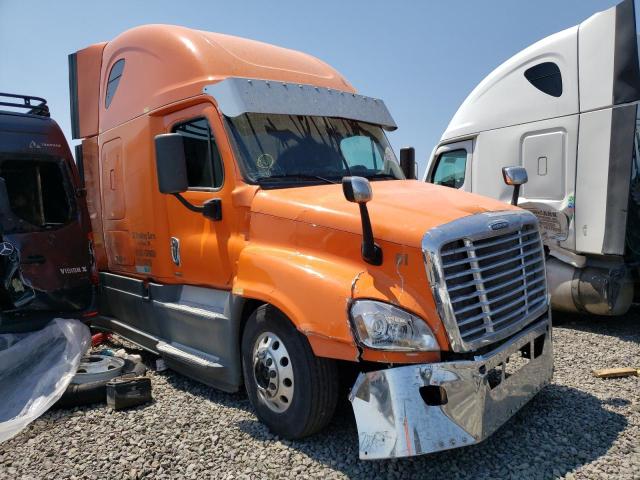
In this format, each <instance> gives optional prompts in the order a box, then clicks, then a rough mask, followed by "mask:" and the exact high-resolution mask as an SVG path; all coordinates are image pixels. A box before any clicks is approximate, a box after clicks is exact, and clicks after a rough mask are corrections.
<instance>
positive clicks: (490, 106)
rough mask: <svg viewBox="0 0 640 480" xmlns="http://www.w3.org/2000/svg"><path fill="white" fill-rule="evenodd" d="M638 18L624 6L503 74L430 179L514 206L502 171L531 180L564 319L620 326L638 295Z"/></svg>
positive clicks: (528, 202) (526, 203)
mask: <svg viewBox="0 0 640 480" xmlns="http://www.w3.org/2000/svg"><path fill="white" fill-rule="evenodd" d="M637 8H638V5H634V1H633V0H625V1H623V2H622V3H620V4H618V5H617V6H615V7H613V8H610V9H609V10H605V11H603V12H600V13H597V14H595V15H593V16H592V17H590V18H589V19H587V20H586V21H584V22H582V23H581V24H579V25H577V26H575V27H572V28H569V29H567V30H564V31H561V32H558V33H556V34H554V35H551V36H549V37H547V38H544V39H543V40H541V41H539V42H537V43H535V44H533V45H531V46H529V47H528V48H526V49H525V50H523V51H521V52H520V53H518V54H516V55H514V56H513V57H511V58H510V59H509V60H507V61H506V62H504V63H503V64H502V65H500V66H499V67H498V68H496V69H495V70H494V71H493V72H492V73H491V74H489V75H488V76H487V77H486V78H485V79H484V80H483V81H482V82H480V84H479V85H478V86H477V87H476V88H475V89H474V90H473V91H472V92H471V94H470V95H469V96H468V97H467V99H466V100H465V101H464V102H463V103H462V105H461V106H460V108H459V109H458V111H457V112H456V114H455V115H454V117H453V119H452V120H451V122H450V123H449V126H448V127H447V129H446V131H445V132H444V134H443V135H442V139H441V140H440V142H439V144H438V145H437V146H436V147H435V148H434V150H433V153H432V155H431V158H430V160H429V163H428V166H427V170H426V172H425V176H424V180H425V181H428V182H433V183H437V184H442V185H447V186H450V187H453V188H459V189H463V190H466V191H470V192H474V193H479V194H482V195H487V196H490V197H494V198H498V199H501V200H504V201H505V202H508V201H511V197H512V189H511V188H510V187H507V186H506V185H505V184H504V183H503V182H502V180H501V175H500V172H501V170H502V168H503V167H505V166H513V165H519V166H522V167H525V168H526V170H527V172H528V183H526V184H525V185H523V186H522V189H521V191H520V197H519V201H518V205H519V206H521V207H523V208H526V209H528V210H530V211H532V212H533V213H535V214H536V215H537V217H538V219H539V220H540V226H541V228H542V229H543V231H544V237H545V250H546V251H547V276H548V285H549V292H550V293H551V301H552V305H553V307H554V308H555V309H558V310H565V311H574V312H575V311H577V312H587V313H592V314H597V315H620V314H623V313H625V312H626V311H627V310H628V308H629V306H630V305H631V303H632V302H633V297H634V284H638V283H637V278H638V274H637V272H638V261H640V175H639V172H640V155H638V135H639V131H638V128H637V125H638V101H639V100H640V68H639V61H638V34H637V30H636V24H637V19H636V13H637ZM638 285H640V284H638Z"/></svg>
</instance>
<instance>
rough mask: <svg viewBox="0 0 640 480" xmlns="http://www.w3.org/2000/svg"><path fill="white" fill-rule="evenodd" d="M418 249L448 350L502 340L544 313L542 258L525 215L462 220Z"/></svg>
mask: <svg viewBox="0 0 640 480" xmlns="http://www.w3.org/2000/svg"><path fill="white" fill-rule="evenodd" d="M476 217H477V218H476ZM505 222H506V226H505ZM500 223H501V224H502V225H501V226H502V227H503V228H500V229H498V230H493V229H492V228H491V226H492V225H498V224H500ZM466 230H468V231H466ZM456 237H457V238H456ZM423 249H425V256H426V258H427V260H428V273H429V277H430V281H431V282H432V288H433V291H434V296H435V297H436V301H439V304H440V305H439V310H440V312H441V315H442V316H443V317H444V320H445V325H446V327H447V331H448V333H449V337H450V339H451V340H452V346H453V347H454V350H457V351H465V350H470V349H472V348H475V347H478V346H480V345H483V344H488V343H491V342H493V341H497V340H499V339H500V338H504V337H505V336H508V335H509V334H511V333H512V332H514V331H517V330H518V329H520V328H523V327H524V325H526V324H527V323H528V322H529V321H531V320H533V319H534V318H532V315H534V317H535V315H537V314H539V313H540V312H541V311H544V309H546V306H547V292H546V281H545V267H544V253H543V250H542V243H541V241H540V234H539V232H538V226H537V221H536V219H535V217H534V216H533V215H532V214H529V213H528V212H503V213H502V214H501V215H500V216H496V214H480V215H474V216H472V217H466V218H465V219H461V220H459V221H457V222H452V223H451V224H447V225H444V226H442V227H439V228H438V230H437V231H436V232H433V233H432V232H430V234H428V235H427V236H425V242H424V243H423ZM447 320H448V321H447Z"/></svg>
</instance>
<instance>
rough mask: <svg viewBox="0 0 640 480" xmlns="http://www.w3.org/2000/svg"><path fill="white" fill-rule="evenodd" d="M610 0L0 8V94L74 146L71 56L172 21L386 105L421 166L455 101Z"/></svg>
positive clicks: (146, 0) (398, 135) (2, 3)
mask: <svg viewBox="0 0 640 480" xmlns="http://www.w3.org/2000/svg"><path fill="white" fill-rule="evenodd" d="M615 3H617V2H616V1H615V0H562V1H559V0H536V1H513V0H510V1H508V0H490V1H489V0H485V1H471V0H469V1H447V2H445V1H440V2H436V1H412V2H408V1H404V2H403V1H396V2H382V1H377V0H370V1H366V2H365V1H345V0H342V1H335V0H323V1H322V2H302V1H300V0H298V1H290V0H285V1H282V0H279V1H240V0H236V1H228V2H217V1H187V0H181V1H176V0H171V1H164V0H154V1H150V0H138V1H135V2H134V1H123V0H110V1H108V2H99V3H98V2H90V1H89V0H59V1H44V0H40V1H35V0H34V1H31V0H0V91H2V92H14V93H25V94H32V95H38V96H44V97H45V98H47V99H48V101H49V104H50V106H51V111H52V115H53V117H54V118H55V119H56V120H57V121H58V122H59V123H60V125H61V127H62V129H63V130H64V132H65V134H66V135H67V138H68V139H69V140H71V134H70V122H69V93H68V73H67V55H68V54H69V53H71V52H74V51H76V50H79V49H80V48H83V47H85V46H87V45H89V44H91V43H95V42H99V41H106V40H110V39H112V38H113V37H115V36H116V35H118V34H119V33H120V32H122V31H124V30H126V29H128V28H131V27H133V26H136V25H141V24H145V23H172V24H178V25H184V26H188V27H193V28H198V29H201V30H209V31H215V32H222V33H228V34H232V35H238V36H242V37H247V38H252V39H255V40H261V41H264V42H269V43H273V44H276V45H280V46H284V47H288V48H293V49H297V50H302V51H304V52H307V53H310V54H312V55H315V56H317V57H319V58H321V59H322V60H324V61H326V62H328V63H330V64H331V65H333V66H334V67H336V68H337V69H338V70H339V71H341V72H342V73H343V74H344V75H345V76H346V77H347V78H348V79H349V80H350V81H351V83H352V84H353V85H354V86H355V87H356V88H357V89H358V90H359V91H360V92H361V93H363V94H365V95H371V96H376V97H380V98H382V99H384V101H385V102H386V104H387V106H388V107H389V109H390V110H391V113H392V115H393V116H394V118H395V120H396V122H397V124H398V126H399V129H398V130H397V131H396V132H393V133H392V134H390V140H391V142H392V144H393V146H394V147H395V149H396V151H397V150H398V149H399V148H400V147H401V146H406V145H412V146H414V147H415V148H416V157H417V159H418V160H419V164H420V173H422V172H423V171H424V166H425V160H426V158H427V156H428V155H429V154H430V153H431V149H432V148H433V146H434V145H435V144H436V143H437V141H438V139H439V138H440V135H441V134H442V132H443V130H444V129H445V127H446V126H447V124H448V122H449V120H450V119H451V117H452V115H453V114H454V113H455V111H456V109H457V108H458V106H459V105H460V103H461V102H462V101H463V100H464V98H465V97H466V96H467V94H468V93H469V92H470V91H471V90H472V89H473V87H474V86H475V85H476V84H477V83H478V82H479V81H480V80H482V78H484V77H485V76H486V75H487V74H488V73H489V72H490V71H491V70H493V69H494V68H495V67H497V66H498V65H499V64H500V63H502V62H503V61H504V60H506V59H507V58H509V57H510V56H511V55H513V54H514V53H516V52H518V51H519V50H521V49H523V48H525V47H526V46H528V45H529V44H531V43H533V42H535V41H537V40H539V39H541V38H543V37H545V36H547V35H550V34H552V33H554V32H557V31H559V30H562V29H564V28H568V27H571V26H573V25H575V24H577V23H579V22H581V21H582V20H584V19H585V18H587V17H589V16H590V15H591V14H592V13H594V12H596V11H599V10H604V9H606V8H608V7H609V6H612V5H614V4H615Z"/></svg>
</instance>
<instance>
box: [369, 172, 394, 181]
mask: <svg viewBox="0 0 640 480" xmlns="http://www.w3.org/2000/svg"><path fill="white" fill-rule="evenodd" d="M364 177H365V178H368V179H374V180H375V179H385V178H386V179H389V180H399V178H398V177H396V176H395V175H393V174H391V173H374V174H373V175H364Z"/></svg>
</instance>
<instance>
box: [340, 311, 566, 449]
mask: <svg viewBox="0 0 640 480" xmlns="http://www.w3.org/2000/svg"><path fill="white" fill-rule="evenodd" d="M521 351H524V355H522V356H521V355H520V352H521ZM531 353H532V354H531ZM527 356H528V362H527V363H526V364H525V365H522V366H521V367H520V368H519V369H518V370H516V371H513V373H511V370H513V369H514V368H515V367H514V365H518V364H520V363H524V362H526V361H527V360H524V359H523V357H527ZM552 375H553V346H552V343H551V312H550V311H549V312H548V313H547V314H545V315H544V316H543V317H541V319H539V320H538V321H536V322H535V324H533V325H531V326H529V327H528V328H526V329H525V330H523V331H522V332H520V333H519V334H517V335H516V336H514V337H513V338H511V339H510V340H509V341H508V342H507V343H505V344H503V345H501V346H500V347H498V348H497V349H495V350H493V351H491V352H490V353H488V354H486V355H483V356H477V357H475V358H474V360H463V361H454V362H443V363H432V364H423V365H409V366H404V367H397V368H389V369H386V370H379V371H375V372H368V373H361V374H360V376H359V377H358V379H357V380H356V382H355V384H354V385H353V388H352V389H351V393H350V395H349V400H350V401H351V404H352V406H353V411H354V413H355V417H356V423H357V426H358V437H359V442H360V458H361V459H380V458H396V457H409V456H413V455H421V454H425V453H433V452H438V451H441V450H448V449H451V448H457V447H462V446H466V445H472V444H474V443H479V442H481V441H483V440H484V439H486V438H487V437H489V436H490V435H491V434H492V433H493V432H495V431H496V430H497V429H498V428H499V427H500V426H501V425H502V424H504V423H505V422H506V421H507V420H508V419H509V418H511V417H512V416H513V414H514V413H515V412H516V411H518V410H519V409H520V408H521V407H522V406H523V405H524V404H525V403H527V402H528V401H529V400H530V399H531V398H533V396H534V395H535V394H536V393H537V392H538V391H539V390H540V389H541V388H542V387H543V386H544V385H545V384H547V383H548V382H549V381H550V380H551V377H552ZM498 382H499V383H498ZM496 383H497V385H496ZM423 387H428V388H423ZM421 388H422V391H423V394H421V391H420V390H421ZM443 391H444V392H445V393H444V394H443V393H442V392H443ZM434 392H435V393H436V394H437V395H436V396H435V398H434V396H433V395H432V394H433V393H434ZM438 395H439V396H438ZM423 396H424V398H423ZM425 398H426V400H425ZM427 401H428V402H429V404H427Z"/></svg>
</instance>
